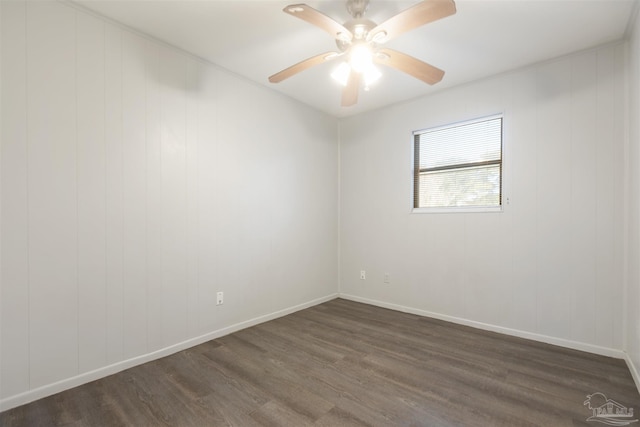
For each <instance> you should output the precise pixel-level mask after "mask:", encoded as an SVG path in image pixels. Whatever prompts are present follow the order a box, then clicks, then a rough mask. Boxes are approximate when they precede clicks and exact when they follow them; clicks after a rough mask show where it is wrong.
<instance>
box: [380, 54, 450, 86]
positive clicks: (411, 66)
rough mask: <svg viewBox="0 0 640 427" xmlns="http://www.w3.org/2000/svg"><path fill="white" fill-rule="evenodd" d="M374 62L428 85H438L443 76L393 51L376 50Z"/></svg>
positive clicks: (417, 60)
mask: <svg viewBox="0 0 640 427" xmlns="http://www.w3.org/2000/svg"><path fill="white" fill-rule="evenodd" d="M374 61H375V62H377V63H378V64H382V65H387V66H389V67H393V68H396V69H398V70H400V71H402V72H405V73H407V74H409V75H411V76H413V77H415V78H417V79H420V80H422V81H423V82H425V83H428V84H430V85H432V84H435V83H438V82H439V81H440V80H442V77H443V76H444V71H442V70H441V69H439V68H436V67H434V66H433V65H429V64H427V63H426V62H422V61H420V60H419V59H416V58H414V57H413V56H409V55H406V54H404V53H402V52H398V51H395V50H393V49H380V50H378V52H377V53H376V55H374Z"/></svg>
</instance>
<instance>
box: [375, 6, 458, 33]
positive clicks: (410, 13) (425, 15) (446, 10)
mask: <svg viewBox="0 0 640 427" xmlns="http://www.w3.org/2000/svg"><path fill="white" fill-rule="evenodd" d="M454 13H456V4H455V3H454V2H453V0H424V1H421V2H420V3H418V4H416V5H415V6H412V7H410V8H409V9H406V10H404V11H402V12H400V13H398V14H397V15H395V16H392V17H391V18H389V19H387V20H386V21H384V22H383V23H382V24H380V25H378V26H377V27H375V28H373V29H372V30H371V31H369V34H368V36H367V40H368V41H371V40H373V41H375V42H376V43H384V42H386V41H389V40H391V39H393V38H395V37H397V36H399V35H400V34H402V33H404V32H407V31H409V30H413V29H414V28H417V27H420V26H422V25H424V24H428V23H429V22H433V21H437V20H438V19H441V18H444V17H446V16H449V15H453V14H454Z"/></svg>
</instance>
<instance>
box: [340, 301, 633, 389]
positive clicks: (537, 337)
mask: <svg viewBox="0 0 640 427" xmlns="http://www.w3.org/2000/svg"><path fill="white" fill-rule="evenodd" d="M339 297H340V298H343V299H347V300H350V301H355V302H361V303H364V304H369V305H375V306H377V307H382V308H388V309H390V310H396V311H401V312H403V313H410V314H415V315H418V316H424V317H431V318H434V319H439V320H444V321H447V322H452V323H457V324H459V325H465V326H471V327H473V328H477V329H483V330H485V331H491V332H498V333H501V334H505V335H511V336H515V337H519V338H526V339H530V340H533V341H540V342H544V343H547V344H553V345H557V346H560V347H567V348H571V349H574V350H580V351H586V352H589V353H595V354H599V355H602V356H608V357H614V358H616V359H626V357H627V356H626V353H625V352H624V351H622V350H616V349H613V348H608V347H601V346H598V345H593V344H587V343H582V342H578V341H571V340H566V339H563V338H556V337H552V336H548V335H542V334H536V333H533V332H526V331H521V330H518V329H511V328H505V327H503V326H496V325H491V324H488V323H482V322H477V321H474V320H468V319H463V318H460V317H455V316H448V315H446V314H440V313H434V312H431V311H426V310H421V309H418V308H412V307H406V306H403V305H399V304H393V303H388V302H384V301H378V300H373V299H369V298H363V297H359V296H356V295H349V294H343V293H341V294H340V295H339ZM634 379H635V377H634ZM636 384H638V381H637V380H636Z"/></svg>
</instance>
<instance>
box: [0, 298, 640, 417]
mask: <svg viewBox="0 0 640 427" xmlns="http://www.w3.org/2000/svg"><path fill="white" fill-rule="evenodd" d="M594 392H601V393H603V394H605V395H606V397H607V398H610V399H613V400H615V401H616V402H618V403H620V404H622V405H624V406H626V407H633V409H634V412H635V414H636V415H638V416H640V396H639V395H638V391H637V389H636V388H635V385H634V383H633V380H632V378H631V375H630V373H629V370H628V369H627V367H626V364H625V363H624V361H622V360H618V359H612V358H607V357H602V356H597V355H593V354H590V353H584V352H580V351H575V350H569V349H565V348H560V347H555V346H551V345H547V344H542V343H538V342H533V341H528V340H524V339H519V338H514V337H509V336H505V335H500V334H496V333H492V332H486V331H481V330H476V329H473V328H469V327H465V326H460V325H455V324H451V323H447V322H443V321H439V320H434V319H429V318H423V317H419V316H415V315H411V314H405V313H399V312H394V311H391V310H385V309H382V308H377V307H372V306H368V305H364V304H359V303H355V302H351V301H346V300H342V299H337V300H333V301H330V302H328V303H325V304H321V305H318V306H315V307H312V308H309V309H307V310H303V311H300V312H298V313H295V314H291V315H289V316H286V317H283V318H280V319H277V320H273V321H271V322H267V323H264V324H261V325H259V326H255V327H252V328H249V329H245V330H243V331H240V332H237V333H234V334H231V335H228V336H226V337H223V338H220V339H217V340H213V341H210V342H207V343H205V344H202V345H199V346H197V347H193V348H191V349H188V350H186V351H182V352H180V353H177V354H174V355H172V356H169V357H165V358H163V359H160V360H157V361H154V362H150V363H147V364H144V365H141V366H138V367H135V368H132V369H129V370H126V371H123V372H120V373H118V374H115V375H112V376H109V377H107V378H103V379H101V380H98V381H94V382H92V383H89V384H86V385H83V386H80V387H76V388H74V389H72V390H68V391H65V392H62V393H59V394H56V395H54V396H51V397H48V398H45V399H41V400H39V401H36V402H33V403H31V404H28V405H24V406H21V407H18V408H15V409H12V410H9V411H6V412H4V413H2V414H0V425H1V426H4V427H10V426H165V425H166V426H227V425H233V426H254V425H269V426H306V425H317V426H365V425H374V426H553V427H561V426H580V425H585V426H588V425H590V426H594V425H595V426H597V425H604V424H600V423H598V422H593V421H592V422H587V421H586V420H587V418H588V417H589V416H590V415H592V411H590V410H589V409H588V408H587V407H586V406H584V405H583V402H585V400H586V398H587V395H589V394H592V393H594ZM636 418H637V417H636ZM636 425H637V424H636Z"/></svg>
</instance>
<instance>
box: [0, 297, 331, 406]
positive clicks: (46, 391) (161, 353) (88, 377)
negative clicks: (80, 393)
mask: <svg viewBox="0 0 640 427" xmlns="http://www.w3.org/2000/svg"><path fill="white" fill-rule="evenodd" d="M337 297H338V294H337V293H336V294H330V295H327V296H325V297H322V298H317V299H314V300H311V301H308V302H305V303H302V304H298V305H295V306H293V307H288V308H285V309H283V310H278V311H275V312H273V313H269V314H266V315H263V316H258V317H255V318H253V319H250V320H246V321H244V322H240V323H236V324H234V325H231V326H227V327H225V328H222V329H218V330H215V331H212V332H209V333H207V334H204V335H201V336H198V337H195V338H190V339H188V340H186V341H182V342H180V343H177V344H174V345H171V346H168V347H165V348H162V349H160V350H156V351H153V352H151V353H147V354H143V355H140V356H136V357H134V358H131V359H127V360H123V361H121V362H118V363H114V364H112V365H109V366H105V367H102V368H99V369H96V370H94V371H90V372H85V373H82V374H80V375H76V376H74V377H71V378H66V379H64V380H62V381H58V382H55V383H52V384H47V385H45V386H42V387H38V388H36V389H33V390H29V391H27V392H24V393H20V394H17V395H14V396H10V397H7V398H5V399H2V400H0V412H3V411H6V410H9V409H12V408H15V407H17V406H20V405H24V404H26V403H29V402H33V401H35V400H38V399H42V398H43V397H47V396H51V395H52V394H56V393H59V392H61V391H64V390H68V389H70V388H73V387H77V386H79V385H82V384H86V383H88V382H91V381H95V380H98V379H100V378H104V377H106V376H109V375H113V374H115V373H118V372H121V371H124V370H125V369H129V368H132V367H134V366H137V365H141V364H143V363H147V362H151V361H153V360H156V359H160V358H162V357H165V356H169V355H171V354H174V353H177V352H179V351H182V350H186V349H187V348H190V347H193V346H196V345H199V344H202V343H205V342H207V341H210V340H213V339H216V338H220V337H223V336H225V335H229V334H232V333H234V332H237V331H240V330H242V329H246V328H249V327H251V326H255V325H258V324H260V323H264V322H268V321H269V320H273V319H277V318H279V317H283V316H286V315H288V314H291V313H295V312H296V311H300V310H304V309H305V308H309V307H313V306H315V305H318V304H322V303H323V302H327V301H330V300H333V299H335V298H337Z"/></svg>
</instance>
